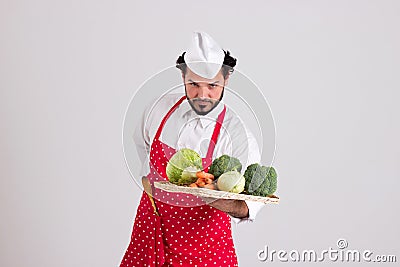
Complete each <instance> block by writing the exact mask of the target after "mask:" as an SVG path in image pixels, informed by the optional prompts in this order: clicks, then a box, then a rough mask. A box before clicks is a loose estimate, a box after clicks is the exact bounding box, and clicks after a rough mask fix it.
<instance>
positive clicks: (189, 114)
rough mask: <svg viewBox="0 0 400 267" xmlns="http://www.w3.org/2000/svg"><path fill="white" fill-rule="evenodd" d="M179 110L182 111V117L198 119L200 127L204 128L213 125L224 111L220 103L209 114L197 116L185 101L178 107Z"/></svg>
mask: <svg viewBox="0 0 400 267" xmlns="http://www.w3.org/2000/svg"><path fill="white" fill-rule="evenodd" d="M179 109H181V111H182V116H183V117H185V118H187V119H188V120H189V119H198V120H199V121H200V124H201V127H202V128H205V127H207V126H209V125H210V124H211V123H215V122H216V120H217V118H218V115H219V114H220V113H221V112H222V110H223V109H224V103H223V102H220V103H219V104H218V105H217V106H216V107H215V108H214V109H213V110H211V112H209V113H208V114H207V115H198V114H197V113H196V112H195V111H194V110H193V108H192V106H190V104H189V101H188V100H187V99H186V100H185V101H183V103H182V104H181V105H180V107H179Z"/></svg>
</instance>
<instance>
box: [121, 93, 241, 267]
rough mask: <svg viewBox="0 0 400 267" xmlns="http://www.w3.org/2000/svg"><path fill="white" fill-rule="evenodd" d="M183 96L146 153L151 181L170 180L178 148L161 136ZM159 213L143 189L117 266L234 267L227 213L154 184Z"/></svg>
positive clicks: (209, 154) (206, 163)
mask: <svg viewBox="0 0 400 267" xmlns="http://www.w3.org/2000/svg"><path fill="white" fill-rule="evenodd" d="M185 98H186V97H185V96H184V97H182V98H181V99H180V100H179V101H178V102H177V103H176V104H175V105H174V106H173V107H172V108H171V109H170V110H169V112H168V113H167V114H166V115H165V117H164V118H163V120H162V122H161V124H160V126H159V128H158V131H157V133H156V135H155V137H154V140H153V143H152V145H151V151H150V173H149V175H148V176H147V177H148V179H149V180H150V183H151V184H153V183H154V181H160V180H164V181H165V180H168V178H167V175H166V173H165V169H166V166H167V163H168V160H169V159H170V158H171V156H172V155H173V154H174V153H175V152H176V150H175V149H174V148H172V147H170V146H168V145H166V144H164V143H162V142H161V141H160V140H159V137H160V135H161V132H162V129H163V127H164V125H165V123H166V121H167V119H168V118H169V117H170V115H171V114H172V113H173V112H174V111H175V110H176V109H177V108H178V106H179V105H180V104H181V103H182V102H183V101H184V100H185ZM225 111H226V108H225V107H224V110H223V111H222V112H221V113H220V114H219V116H218V119H217V123H216V125H215V127H214V132H213V135H212V137H211V141H210V145H209V148H208V151H207V156H206V158H203V167H204V168H205V170H207V169H208V167H209V166H210V164H211V163H212V155H213V151H214V148H215V144H216V142H217V139H218V135H219V132H220V129H221V125H222V122H223V120H224V117H225ZM153 196H154V201H155V203H156V206H157V209H158V213H159V216H158V215H156V213H155V211H154V209H153V206H152V204H151V202H150V199H149V196H148V195H147V194H146V193H145V192H144V191H143V194H142V198H141V200H140V203H139V207H138V209H137V213H136V218H135V222H134V226H133V230H132V236H131V242H130V244H129V246H128V248H127V250H126V252H125V255H124V258H123V259H122V262H121V264H120V267H132V266H136V267H137V266H152V267H153V266H154V267H160V266H238V263H237V258H236V253H235V248H234V244H233V239H232V231H231V220H230V217H229V216H228V215H227V214H226V213H225V212H222V211H220V210H218V209H215V208H213V207H211V206H209V205H207V204H206V203H205V202H204V201H202V200H201V199H200V198H198V197H196V196H192V195H189V194H184V193H168V192H164V191H161V190H158V189H156V188H154V187H153Z"/></svg>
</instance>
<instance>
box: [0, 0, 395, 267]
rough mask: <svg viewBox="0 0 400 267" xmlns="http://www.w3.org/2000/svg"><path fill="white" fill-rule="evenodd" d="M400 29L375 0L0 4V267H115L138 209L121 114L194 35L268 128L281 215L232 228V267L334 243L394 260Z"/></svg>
mask: <svg viewBox="0 0 400 267" xmlns="http://www.w3.org/2000/svg"><path fill="white" fill-rule="evenodd" d="M399 14H400V3H399V2H398V1H382V0H381V1H378V0H375V1H361V0H360V1H343V0H341V1H245V2H244V1H237V3H235V2H234V1H219V2H216V1H197V2H194V1H193V2H190V4H189V2H188V1H163V2H161V1H160V2H158V3H157V2H154V1H148V2H147V3H144V1H143V3H142V4H138V3H135V2H133V1H93V0H91V1H89V0H83V1H82V0H81V1H61V0H59V1H50V0H47V1H46V0H38V1H22V0H20V1H6V0H2V1H1V2H0V123H1V124H0V129H1V130H0V176H1V180H0V208H1V219H0V227H1V228H0V229H1V232H0V234H1V236H0V265H1V266H11V267H14V266H15V267H17V266H18V267H19V266H40V267H47V266H58V267H63V266H65V267H71V266H97V267H100V266H118V265H119V262H120V260H121V259H122V257H123V254H124V252H125V249H126V248H127V245H128V243H129V239H130V234H131V230H132V225H133V219H134V216H135V212H136V207H137V204H138V200H139V195H140V189H139V188H138V187H137V186H136V185H135V184H134V182H133V181H132V178H131V177H130V175H129V172H128V170H127V168H126V166H125V162H124V155H123V152H122V124H123V118H124V113H125V110H126V107H127V105H128V104H129V100H130V98H131V96H132V95H133V93H134V91H135V90H136V89H137V88H138V87H139V86H140V84H142V83H143V82H144V81H145V80H146V79H147V78H149V77H150V76H152V75H153V74H155V73H157V72H159V71H160V70H162V69H164V68H166V67H169V66H171V65H173V64H174V62H175V60H176V58H177V56H178V55H179V54H181V53H182V52H183V51H184V49H185V48H186V47H187V44H188V40H189V38H190V34H191V32H192V31H193V30H203V31H206V32H208V33H209V34H210V35H211V36H213V37H214V38H215V39H216V40H217V41H218V42H219V43H220V44H221V46H223V47H224V48H226V49H229V50H231V51H232V54H233V55H234V56H236V57H237V58H238V70H240V71H241V72H243V73H245V74H246V75H248V76H249V77H251V78H252V79H253V80H254V82H255V83H256V84H257V85H259V86H260V88H261V90H262V91H263V93H264V94H265V95H266V97H267V99H268V101H269V104H270V105H271V109H272V112H273V114H274V118H275V123H276V129H277V136H276V141H277V151H276V158H275V162H274V166H275V167H276V168H277V170H278V175H279V188H278V192H277V194H278V195H279V196H280V197H281V199H282V201H281V203H280V204H279V205H278V206H267V207H266V208H264V209H263V210H262V211H261V212H260V214H259V216H258V218H257V221H256V222H255V223H253V224H251V225H240V226H238V227H234V239H235V244H236V249H237V253H238V257H239V261H240V266H267V265H268V266H275V265H282V263H273V264H271V263H269V262H259V261H258V260H257V255H256V254H257V251H259V250H261V249H263V248H264V246H265V245H268V246H269V248H270V249H276V250H279V249H284V250H287V251H290V250H292V249H297V250H303V249H314V250H316V251H321V250H323V249H328V248H329V247H333V248H336V241H337V239H338V238H346V239H347V241H348V243H349V249H359V250H364V249H369V250H372V251H373V252H374V253H375V254H394V255H397V258H399V257H400V253H399V248H400V247H399V242H398V237H399V236H400V230H399V227H398V225H399V224H400V219H399V215H398V214H399V213H398V208H399V207H398V203H399V201H400V197H399V193H398V192H399V186H400V183H399V178H400V170H399V165H400V164H399V163H400V162H399V161H400V142H399V136H400V125H399V114H400V106H399V104H398V101H399V98H400V93H399V88H400V87H399V86H400V82H399V71H400V63H399V62H400V52H399V47H400V36H399V28H398V27H399V25H400V16H399ZM138 112H139V111H138ZM286 264H287V263H286ZM296 264H297V265H296ZM327 264H328V263H327ZM336 264H337V265H341V264H340V263H336ZM336 264H335V265H336ZM287 265H288V264H287ZM293 265H295V266H300V265H299V263H293ZM302 265H303V264H301V266H302ZM320 265H323V264H318V266H320ZM349 265H351V264H349ZM377 265H378V264H377ZM357 266H358V265H357ZM370 266H374V264H370ZM390 266H394V264H390Z"/></svg>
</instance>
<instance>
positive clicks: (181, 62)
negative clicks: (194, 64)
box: [176, 50, 237, 78]
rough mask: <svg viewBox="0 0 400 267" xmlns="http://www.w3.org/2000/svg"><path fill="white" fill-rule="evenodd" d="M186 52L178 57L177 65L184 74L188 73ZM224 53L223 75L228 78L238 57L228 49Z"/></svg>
mask: <svg viewBox="0 0 400 267" xmlns="http://www.w3.org/2000/svg"><path fill="white" fill-rule="evenodd" d="M185 53H186V52H183V54H182V55H180V56H179V57H178V59H177V60H176V67H177V68H178V69H180V70H181V71H182V72H183V74H186V68H187V66H186V62H185V59H184V55H185ZM224 53H225V57H224V62H223V65H222V75H223V76H224V78H226V76H228V75H229V74H231V73H232V72H233V68H234V67H235V66H236V61H237V59H236V58H234V57H232V56H231V55H230V52H229V51H228V50H227V51H225V50H224Z"/></svg>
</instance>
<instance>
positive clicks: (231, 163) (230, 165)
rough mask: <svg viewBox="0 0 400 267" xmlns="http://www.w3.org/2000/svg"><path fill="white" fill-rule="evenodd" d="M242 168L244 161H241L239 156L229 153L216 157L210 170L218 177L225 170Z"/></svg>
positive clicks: (238, 170) (239, 169)
mask: <svg viewBox="0 0 400 267" xmlns="http://www.w3.org/2000/svg"><path fill="white" fill-rule="evenodd" d="M241 170H242V163H240V161H239V160H238V159H237V158H234V157H231V156H228V155H222V156H220V157H219V158H216V159H214V161H213V163H212V164H211V166H210V169H209V170H208V172H209V173H211V174H213V175H214V177H215V178H218V177H220V176H221V175H222V174H223V173H225V172H229V171H237V172H240V171H241Z"/></svg>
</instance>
